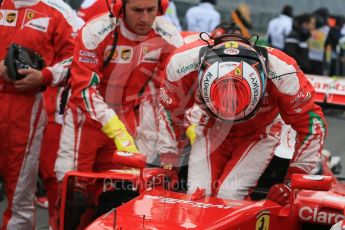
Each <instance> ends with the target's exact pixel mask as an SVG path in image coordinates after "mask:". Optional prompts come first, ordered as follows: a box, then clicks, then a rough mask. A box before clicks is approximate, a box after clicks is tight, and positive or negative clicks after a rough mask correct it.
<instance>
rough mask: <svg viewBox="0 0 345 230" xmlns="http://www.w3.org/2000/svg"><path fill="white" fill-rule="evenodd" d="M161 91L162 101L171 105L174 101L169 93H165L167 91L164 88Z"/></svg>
mask: <svg viewBox="0 0 345 230" xmlns="http://www.w3.org/2000/svg"><path fill="white" fill-rule="evenodd" d="M159 91H160V92H159V96H160V98H161V100H162V101H163V102H164V103H165V104H167V105H171V103H172V99H171V98H170V97H169V95H168V94H167V92H166V91H165V89H164V88H160V89H159Z"/></svg>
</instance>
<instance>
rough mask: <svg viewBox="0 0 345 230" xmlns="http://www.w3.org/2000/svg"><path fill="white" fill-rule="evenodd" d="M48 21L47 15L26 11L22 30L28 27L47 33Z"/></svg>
mask: <svg viewBox="0 0 345 230" xmlns="http://www.w3.org/2000/svg"><path fill="white" fill-rule="evenodd" d="M49 21H50V18H49V17H47V15H45V14H42V13H39V12H36V11H33V10H30V9H27V10H26V11H25V17H24V20H23V24H22V29H23V28H24V27H29V28H31V29H35V30H39V31H42V32H47V30H48V26H49Z"/></svg>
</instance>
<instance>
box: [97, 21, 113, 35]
mask: <svg viewBox="0 0 345 230" xmlns="http://www.w3.org/2000/svg"><path fill="white" fill-rule="evenodd" d="M114 28H115V24H114V23H110V24H108V25H107V26H105V27H103V28H101V29H100V30H99V31H98V35H99V36H103V35H104V34H106V33H108V32H110V31H111V30H113V29H114Z"/></svg>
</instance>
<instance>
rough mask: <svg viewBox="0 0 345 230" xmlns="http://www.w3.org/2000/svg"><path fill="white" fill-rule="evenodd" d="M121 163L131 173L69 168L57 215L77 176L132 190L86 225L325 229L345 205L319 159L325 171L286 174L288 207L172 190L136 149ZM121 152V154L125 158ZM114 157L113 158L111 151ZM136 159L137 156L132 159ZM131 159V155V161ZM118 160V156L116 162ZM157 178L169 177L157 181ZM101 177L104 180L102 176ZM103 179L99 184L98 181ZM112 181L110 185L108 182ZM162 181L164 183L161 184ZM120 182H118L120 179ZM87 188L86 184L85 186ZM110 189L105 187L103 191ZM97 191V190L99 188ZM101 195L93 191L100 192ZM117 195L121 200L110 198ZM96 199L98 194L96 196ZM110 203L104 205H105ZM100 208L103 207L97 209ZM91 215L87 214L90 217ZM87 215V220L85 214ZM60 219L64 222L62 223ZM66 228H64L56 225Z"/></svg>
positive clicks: (97, 229) (96, 229) (342, 191)
mask: <svg viewBox="0 0 345 230" xmlns="http://www.w3.org/2000/svg"><path fill="white" fill-rule="evenodd" d="M121 155H122V156H121V157H120V158H121V160H124V161H122V163H126V162H129V161H128V160H129V158H131V159H132V163H130V164H128V163H126V165H130V166H131V167H136V168H138V170H137V171H138V172H139V173H137V174H133V173H132V174H126V173H123V172H121V171H110V172H102V173H78V172H70V173H68V174H67V176H66V177H65V179H64V189H63V192H64V197H63V200H64V201H65V202H63V203H64V204H63V205H64V207H63V208H62V210H63V212H62V213H61V215H62V218H68V212H70V211H71V210H68V208H67V206H66V202H67V203H68V202H70V201H71V200H70V199H69V198H68V196H69V192H70V191H71V189H72V187H73V184H75V182H76V181H77V178H79V179H80V178H84V179H85V178H88V179H90V181H91V182H93V185H96V184H97V180H101V181H102V185H103V186H104V187H103V189H102V191H103V192H104V191H105V192H106V191H111V189H114V188H115V187H116V186H119V185H117V183H119V182H118V181H126V182H127V183H129V184H131V185H135V186H132V187H130V188H131V191H133V192H134V193H135V194H134V195H133V196H132V197H131V198H129V199H127V198H128V196H127V197H126V196H124V195H121V194H114V195H113V196H109V197H108V203H109V204H110V203H111V202H110V201H113V202H115V203H116V204H110V206H112V207H108V211H106V212H105V213H104V214H103V215H101V216H100V217H98V218H97V219H96V220H94V221H93V222H92V223H91V224H90V225H89V226H88V227H86V229H88V230H102V229H122V230H126V229H160V230H161V229H256V230H263V229H264V230H269V229H279V230H284V229H289V230H291V229H329V228H330V226H332V225H333V224H335V223H337V222H339V221H341V220H343V219H344V218H345V217H344V208H345V198H344V195H345V186H344V185H343V184H341V183H340V182H339V181H338V180H337V179H336V178H335V177H334V175H333V174H332V172H331V170H330V169H329V168H328V166H327V163H326V162H323V167H324V174H325V175H317V176H310V175H302V174H295V175H293V176H292V179H291V189H292V191H293V192H292V193H291V197H290V201H291V202H290V204H289V205H288V206H285V207H283V206H280V205H279V204H277V203H275V202H273V201H270V200H265V199H263V200H259V201H254V200H245V201H243V200H225V199H219V198H215V197H205V196H203V195H202V193H201V195H200V194H199V196H195V194H193V195H191V194H186V193H182V192H176V191H174V190H173V189H171V187H173V186H170V188H169V186H166V182H167V181H168V182H169V181H170V182H171V181H172V180H171V178H175V179H176V177H174V176H172V175H170V174H171V171H168V170H163V169H160V168H157V169H154V168H151V169H146V168H144V165H145V164H143V163H140V161H141V160H139V163H138V161H136V160H137V159H140V158H141V159H144V158H142V156H141V155H140V154H136V155H131V154H127V156H126V154H123V153H122V154H121ZM126 157H127V159H126ZM114 158H118V159H120V158H119V157H118V154H115V157H114ZM134 158H137V159H134ZM133 159H134V160H133ZM118 162H120V161H118ZM159 177H161V178H162V177H163V178H165V179H170V180H163V181H161V180H159V179H157V178H159ZM105 179H107V181H106V180H105ZM103 182H104V183H103ZM110 184H112V185H113V186H110ZM164 184H165V186H164ZM120 185H121V186H123V182H121V183H120ZM91 187H92V186H91ZM109 189H110V190H109ZM100 194H101V193H100ZM101 196H102V194H101V195H100V196H99V197H101ZM119 198H120V199H122V202H118V201H116V200H117V199H119ZM99 200H100V199H99ZM109 208H110V209H109ZM103 211H105V210H103ZM94 217H95V216H93V218H94ZM89 220H91V219H89ZM66 223H67V222H66V219H65V226H66ZM61 229H69V228H61Z"/></svg>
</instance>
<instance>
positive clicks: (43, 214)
mask: <svg viewBox="0 0 345 230" xmlns="http://www.w3.org/2000/svg"><path fill="white" fill-rule="evenodd" d="M325 114H326V120H327V123H328V136H327V138H326V142H325V148H327V149H328V150H330V151H331V153H332V154H333V155H338V156H341V158H342V165H343V168H345V150H344V149H345V137H344V131H345V112H344V111H340V110H325ZM342 176H345V170H344V169H343V170H342ZM5 207H6V201H2V202H0V213H1V215H0V222H2V213H3V211H4V209H5ZM36 229H38V230H47V229H49V228H48V212H47V209H42V208H37V227H36Z"/></svg>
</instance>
